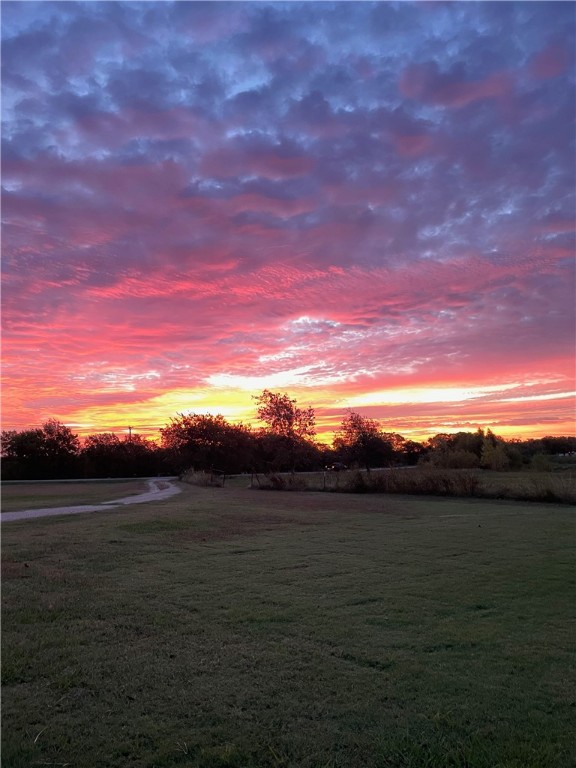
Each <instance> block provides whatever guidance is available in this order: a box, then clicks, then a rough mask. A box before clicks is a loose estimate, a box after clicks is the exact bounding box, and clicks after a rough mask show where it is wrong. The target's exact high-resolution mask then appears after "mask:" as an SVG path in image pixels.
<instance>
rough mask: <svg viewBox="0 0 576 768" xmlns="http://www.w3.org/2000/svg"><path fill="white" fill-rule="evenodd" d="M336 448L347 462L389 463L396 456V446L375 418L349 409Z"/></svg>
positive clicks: (335, 443) (374, 465)
mask: <svg viewBox="0 0 576 768" xmlns="http://www.w3.org/2000/svg"><path fill="white" fill-rule="evenodd" d="M333 445H334V449H335V450H336V451H337V452H338V454H339V456H340V457H341V458H342V459H343V461H344V463H345V464H352V463H353V462H357V463H358V464H360V465H362V466H364V467H366V470H367V472H370V468H371V467H376V466H382V464H388V463H390V461H391V460H392V458H393V457H394V447H393V445H392V443H391V442H390V441H389V440H388V439H387V438H386V434H385V433H384V432H382V431H381V429H380V426H379V424H378V422H377V421H376V420H375V419H368V418H366V417H365V416H361V415H360V414H359V413H356V412H355V411H348V413H347V415H346V416H345V417H344V419H343V420H342V424H341V425H340V429H339V430H338V432H337V433H336V436H335V438H334V443H333Z"/></svg>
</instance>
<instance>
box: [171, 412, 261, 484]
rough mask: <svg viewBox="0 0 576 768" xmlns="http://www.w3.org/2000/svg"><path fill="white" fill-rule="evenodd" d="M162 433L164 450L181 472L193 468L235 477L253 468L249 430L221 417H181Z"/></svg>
mask: <svg viewBox="0 0 576 768" xmlns="http://www.w3.org/2000/svg"><path fill="white" fill-rule="evenodd" d="M160 434H161V436H162V447H163V448H164V449H166V450H167V451H168V452H169V453H170V454H171V456H172V458H173V460H174V461H175V463H176V466H177V467H178V471H179V472H182V471H184V470H186V469H190V468H191V467H193V468H194V469H198V470H204V471H207V470H208V471H210V470H219V471H221V472H226V473H227V474H232V473H237V472H243V471H245V470H248V469H249V468H250V464H251V454H252V443H253V440H252V434H251V430H250V427H247V426H245V425H243V424H230V423H229V422H227V421H226V419H225V418H224V417H223V416H222V415H220V414H219V415H218V416H211V415H200V414H195V413H193V414H188V415H185V414H179V415H178V417H176V418H173V419H172V420H171V423H170V424H169V425H168V426H167V427H164V428H163V429H161V430H160Z"/></svg>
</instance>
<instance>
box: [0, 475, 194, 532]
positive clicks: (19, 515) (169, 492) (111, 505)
mask: <svg viewBox="0 0 576 768" xmlns="http://www.w3.org/2000/svg"><path fill="white" fill-rule="evenodd" d="M181 490H182V489H181V488H179V487H178V486H177V485H174V483H173V482H172V481H171V480H156V479H154V480H148V490H147V491H144V493H139V494H136V495H134V496H126V497H125V498H123V499H115V500H114V501H106V502H103V503H102V504H83V505H80V506H76V507H45V508H43V509H22V510H20V511H18V512H4V513H3V514H2V517H1V518H0V519H1V520H2V522H3V523H9V522H11V521H13V520H30V519H32V518H34V517H51V516H52V515H79V514H81V513H82V512H109V511H110V510H111V509H116V508H117V507H123V506H126V505H128V504H143V503H144V502H146V501H161V500H162V499H169V498H170V496H174V495H176V494H177V493H180V491H181Z"/></svg>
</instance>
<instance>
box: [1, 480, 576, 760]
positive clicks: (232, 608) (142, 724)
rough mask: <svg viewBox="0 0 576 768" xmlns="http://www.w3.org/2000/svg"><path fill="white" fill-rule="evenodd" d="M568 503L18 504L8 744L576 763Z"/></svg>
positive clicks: (27, 755)
mask: <svg viewBox="0 0 576 768" xmlns="http://www.w3.org/2000/svg"><path fill="white" fill-rule="evenodd" d="M573 515H574V510H573V509H571V508H567V507H565V506H564V507H562V506H556V505H552V504H547V505H539V504H528V503H524V504H522V503H514V502H487V501H484V500H457V499H438V498H433V499H431V498H425V497H419V498H415V497H400V496H397V497H393V496H363V495H360V496H354V495H340V494H332V493H325V494H322V493H287V492H273V491H258V490H248V489H245V488H224V489H214V488H195V487H189V486H188V487H185V489H184V491H183V493H182V494H181V495H179V496H176V497H174V498H172V499H169V500H167V501H164V502H160V503H155V504H146V505H142V506H133V507H130V508H127V509H121V510H115V511H111V512H104V513H94V514H87V515H76V516H71V517H58V518H44V519H38V520H30V521H25V522H15V523H7V524H5V525H4V526H3V537H2V539H3V541H2V545H3V561H2V569H3V582H2V586H3V588H2V593H3V594H2V597H3V643H2V666H3V684H4V692H3V699H2V709H3V728H2V742H3V745H2V746H3V749H2V765H3V767H4V768H13V767H15V766H34V765H52V766H65V765H66V766H78V767H79V768H92V767H95V766H99V767H102V768H114V767H115V766H117V767H118V768H120V767H123V766H142V767H144V766H146V767H149V768H152V767H153V766H157V767H158V768H164V767H167V766H210V767H222V766H236V767H237V768H244V767H246V768H249V767H250V766H282V767H285V768H288V767H293V768H330V767H332V768H334V767H336V766H338V767H339V768H371V767H374V766H382V768H396V767H400V766H402V767H408V766H418V767H424V766H426V767H428V768H443V767H444V766H445V767H446V768H448V766H449V767H450V768H455V767H461V768H496V767H498V768H511V767H512V766H513V767H514V768H547V767H552V766H554V767H556V766H558V767H562V768H565V767H566V766H570V765H573V764H574V725H573V724H574V715H575V714H576V707H575V698H576V694H575V687H574V675H573V672H574V656H573V648H572V647H571V643H572V641H573V639H574V634H573V633H574V616H573V613H574V607H575V604H574V595H575V592H574V543H575V539H574V532H575V531H574V518H573Z"/></svg>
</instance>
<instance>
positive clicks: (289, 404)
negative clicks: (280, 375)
mask: <svg viewBox="0 0 576 768" xmlns="http://www.w3.org/2000/svg"><path fill="white" fill-rule="evenodd" d="M254 400H256V402H257V403H258V418H259V419H260V420H261V421H263V422H265V423H266V424H267V425H268V429H269V430H270V432H272V433H274V434H275V435H281V436H282V437H287V438H290V439H293V438H297V437H299V438H304V439H306V438H310V437H314V435H315V434H316V427H315V424H316V416H315V414H314V409H313V408H298V407H297V405H296V400H292V399H291V398H290V397H288V395H287V394H283V395H282V394H280V393H279V392H270V390H268V389H265V390H263V392H262V394H260V395H255V396H254Z"/></svg>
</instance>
